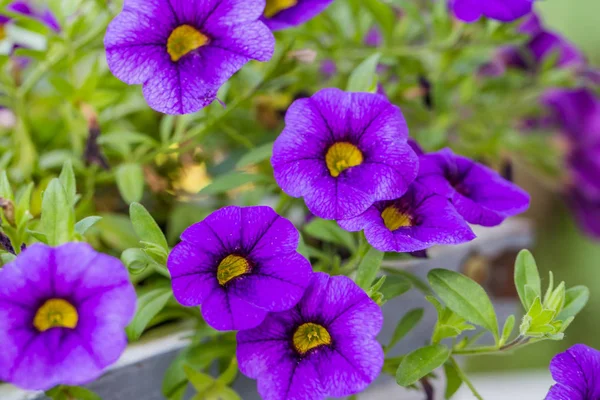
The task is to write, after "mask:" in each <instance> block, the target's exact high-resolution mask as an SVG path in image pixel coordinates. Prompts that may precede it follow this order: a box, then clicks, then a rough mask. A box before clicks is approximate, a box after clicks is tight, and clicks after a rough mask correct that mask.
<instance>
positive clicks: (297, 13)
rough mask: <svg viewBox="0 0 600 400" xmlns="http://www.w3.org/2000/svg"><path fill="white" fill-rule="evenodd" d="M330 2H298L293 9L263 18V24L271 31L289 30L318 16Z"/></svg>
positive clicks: (307, 0)
mask: <svg viewBox="0 0 600 400" xmlns="http://www.w3.org/2000/svg"><path fill="white" fill-rule="evenodd" d="M332 2H333V0H299V1H298V3H297V4H296V5H295V6H294V7H290V8H288V9H287V10H282V11H280V12H278V13H277V14H275V15H274V16H273V17H271V18H264V17H263V22H264V23H265V24H267V26H268V27H269V28H270V29H271V30H273V31H278V30H281V29H287V28H291V27H293V26H296V25H300V24H302V23H304V22H306V21H308V20H309V19H311V18H313V17H315V16H316V15H318V14H320V13H321V12H323V11H324V10H325V9H326V8H327V7H328V6H329V5H330V4H331V3H332Z"/></svg>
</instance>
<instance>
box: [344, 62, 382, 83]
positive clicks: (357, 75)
mask: <svg viewBox="0 0 600 400" xmlns="http://www.w3.org/2000/svg"><path fill="white" fill-rule="evenodd" d="M380 58H381V54H380V53H375V54H373V55H371V56H370V57H369V58H367V59H365V60H364V61H363V62H362V63H360V64H359V65H358V67H356V69H355V70H354V71H352V74H350V78H349V79H348V86H347V87H346V91H348V92H375V89H376V87H377V74H376V72H375V71H376V69H377V64H378V63H379V59H380Z"/></svg>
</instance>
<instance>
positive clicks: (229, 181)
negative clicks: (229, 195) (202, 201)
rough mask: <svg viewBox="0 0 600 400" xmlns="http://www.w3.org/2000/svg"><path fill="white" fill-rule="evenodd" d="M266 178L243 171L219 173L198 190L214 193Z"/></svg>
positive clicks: (207, 193) (208, 193) (203, 192)
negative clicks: (209, 182) (219, 174)
mask: <svg viewBox="0 0 600 400" xmlns="http://www.w3.org/2000/svg"><path fill="white" fill-rule="evenodd" d="M265 181H267V178H266V177H265V176H264V175H258V174H247V173H243V172H232V173H230V174H226V175H221V176H219V177H218V178H216V179H215V180H213V181H212V183H211V184H210V185H208V186H206V187H205V188H204V189H202V190H201V191H200V194H205V195H216V194H222V193H225V192H227V191H229V190H231V189H235V188H238V187H240V186H243V185H246V184H249V183H258V182H265Z"/></svg>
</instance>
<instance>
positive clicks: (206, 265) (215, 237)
mask: <svg viewBox="0 0 600 400" xmlns="http://www.w3.org/2000/svg"><path fill="white" fill-rule="evenodd" d="M181 240H182V242H181V243H179V244H178V245H177V246H175V248H174V249H173V251H172V252H171V254H170V255H169V259H168V262H167V265H168V267H169V271H170V272H171V276H172V279H173V293H174V294H175V298H176V299H177V301H179V302H180V303H181V304H183V305H185V306H197V305H202V307H201V310H202V315H203V316H204V319H205V320H206V322H207V323H208V324H209V325H210V326H212V327H213V328H215V329H219V330H237V329H249V328H254V327H255V326H257V325H259V324H260V323H261V322H262V321H263V320H264V319H265V316H266V315H267V313H268V312H272V311H284V310H288V309H290V308H292V307H294V306H295V305H296V303H298V301H300V299H301V298H302V294H303V293H304V290H305V289H306V287H307V286H308V283H309V281H310V277H311V275H312V269H311V266H310V264H309V262H308V261H307V260H306V259H305V258H304V257H302V256H301V255H300V254H299V253H298V252H297V251H296V249H297V247H298V241H299V234H298V231H297V230H296V228H295V227H294V225H292V223H291V222H290V221H288V220H286V219H284V218H282V217H280V216H279V215H277V214H276V213H275V211H273V210H272V209H271V208H270V207H264V206H257V207H236V206H229V207H225V208H221V209H220V210H217V211H215V212H214V213H212V214H211V215H209V216H208V217H206V219H204V220H203V221H201V222H198V223H197V224H194V225H192V226H190V227H189V228H188V229H186V230H185V232H183V233H182V235H181Z"/></svg>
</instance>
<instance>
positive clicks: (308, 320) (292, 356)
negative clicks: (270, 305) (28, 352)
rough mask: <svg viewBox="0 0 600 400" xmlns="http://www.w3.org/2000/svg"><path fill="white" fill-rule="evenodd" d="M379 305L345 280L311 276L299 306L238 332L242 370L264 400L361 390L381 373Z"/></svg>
mask: <svg viewBox="0 0 600 400" xmlns="http://www.w3.org/2000/svg"><path fill="white" fill-rule="evenodd" d="M382 324H383V315H382V313H381V309H380V308H379V306H378V305H377V304H376V303H375V302H373V301H372V300H371V299H370V298H369V296H367V294H366V293H365V292H364V291H363V290H362V289H360V288H359V287H358V286H357V285H356V284H355V283H354V282H353V281H352V280H350V279H349V278H347V277H345V276H335V277H330V276H329V275H327V274H325V273H322V272H319V273H316V274H314V276H313V278H312V281H311V283H310V286H309V287H308V289H307V290H306V293H305V294H304V297H303V298H302V300H301V301H300V303H298V306H297V307H295V308H293V309H291V310H289V311H284V312H279V313H273V314H269V315H268V316H267V318H266V319H265V321H264V322H263V323H262V324H261V325H260V326H259V327H257V328H255V329H251V330H247V331H242V332H239V333H238V334H237V342H238V347H237V359H238V361H239V366H240V371H241V372H242V373H243V374H245V375H247V376H249V377H251V378H254V379H257V380H258V392H259V393H260V394H261V396H262V397H263V399H265V400H280V399H289V400H292V399H296V400H320V399H324V398H326V397H344V396H349V395H352V394H354V393H358V392H360V391H362V390H364V389H365V388H366V387H367V386H368V385H369V384H370V383H371V382H373V380H375V378H376V377H377V375H379V372H380V371H381V368H382V366H383V351H382V349H381V345H380V344H379V343H378V342H377V340H376V339H375V337H376V336H377V334H378V333H379V331H380V330H381V326H382Z"/></svg>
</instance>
